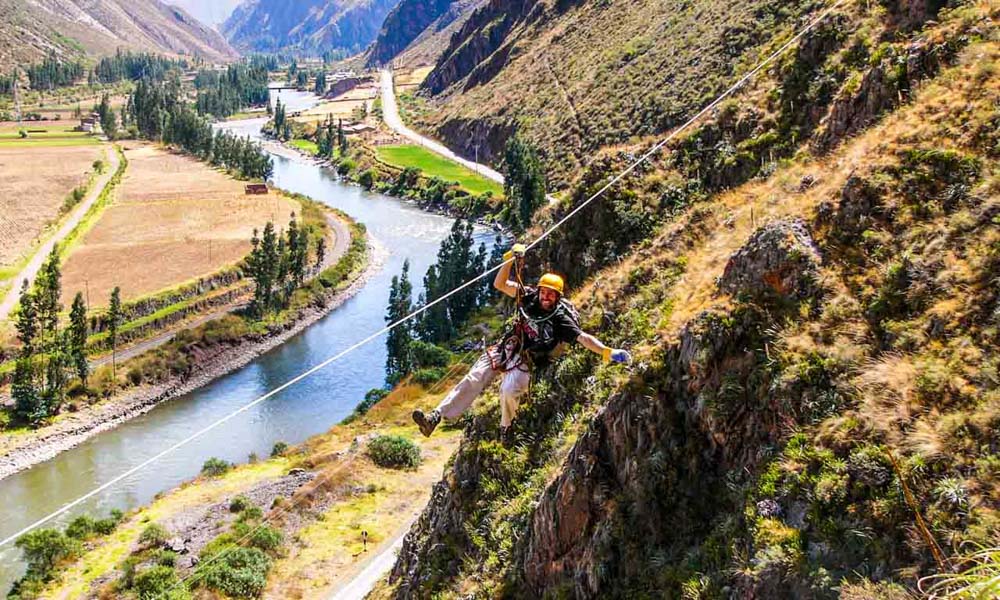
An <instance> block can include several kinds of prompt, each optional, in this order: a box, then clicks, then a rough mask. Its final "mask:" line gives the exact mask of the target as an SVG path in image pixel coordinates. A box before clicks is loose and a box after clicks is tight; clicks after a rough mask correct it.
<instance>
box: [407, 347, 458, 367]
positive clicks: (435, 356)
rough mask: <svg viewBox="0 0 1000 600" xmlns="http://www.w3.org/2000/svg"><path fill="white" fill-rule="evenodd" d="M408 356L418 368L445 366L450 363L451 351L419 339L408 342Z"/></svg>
mask: <svg viewBox="0 0 1000 600" xmlns="http://www.w3.org/2000/svg"><path fill="white" fill-rule="evenodd" d="M410 356H411V357H412V358H413V364H414V365H415V366H416V368H418V369H429V368H432V367H447V366H448V365H449V364H450V363H451V352H448V351H447V350H445V349H444V348H442V347H441V346H438V345H436V344H431V343H428V342H422V341H420V340H414V341H412V342H410Z"/></svg>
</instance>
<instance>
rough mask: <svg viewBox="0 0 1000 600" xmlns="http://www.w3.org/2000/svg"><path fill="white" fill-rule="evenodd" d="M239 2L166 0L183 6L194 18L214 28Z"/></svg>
mask: <svg viewBox="0 0 1000 600" xmlns="http://www.w3.org/2000/svg"><path fill="white" fill-rule="evenodd" d="M240 2H241V0H167V3H168V4H173V5H175V6H179V7H181V8H183V9H184V10H186V11H188V12H189V13H191V16H193V17H194V18H196V19H198V20H199V21H201V22H202V23H204V24H206V25H210V26H212V27H215V28H216V29H218V28H219V25H221V24H222V22H223V21H225V20H226V17H228V16H229V15H230V14H231V13H232V12H233V9H234V8H236V7H237V6H238V5H239V4H240Z"/></svg>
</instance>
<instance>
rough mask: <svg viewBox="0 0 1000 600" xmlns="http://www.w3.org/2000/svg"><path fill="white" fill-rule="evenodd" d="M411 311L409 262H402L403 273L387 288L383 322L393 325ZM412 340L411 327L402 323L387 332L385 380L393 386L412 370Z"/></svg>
mask: <svg viewBox="0 0 1000 600" xmlns="http://www.w3.org/2000/svg"><path fill="white" fill-rule="evenodd" d="M412 310H413V285H412V284H411V283H410V261H409V260H406V261H405V262H403V272H402V273H401V274H400V275H399V276H398V277H393V278H392V284H391V285H390V286H389V307H388V309H387V310H386V314H385V322H386V323H395V322H396V321H399V320H400V319H402V318H404V317H405V316H406V315H408V314H410V312H411V311H412ZM412 339H413V335H412V332H411V325H410V323H409V322H407V323H403V324H401V325H399V326H397V327H396V328H394V329H392V330H390V331H389V335H388V337H387V338H386V340H385V346H386V351H387V356H386V361H385V379H386V382H387V383H389V384H390V385H394V384H395V383H397V382H398V381H399V380H400V379H402V377H403V376H405V375H406V374H407V373H409V372H410V370H411V369H412V366H413V365H412V361H411V359H410V342H411V341H412Z"/></svg>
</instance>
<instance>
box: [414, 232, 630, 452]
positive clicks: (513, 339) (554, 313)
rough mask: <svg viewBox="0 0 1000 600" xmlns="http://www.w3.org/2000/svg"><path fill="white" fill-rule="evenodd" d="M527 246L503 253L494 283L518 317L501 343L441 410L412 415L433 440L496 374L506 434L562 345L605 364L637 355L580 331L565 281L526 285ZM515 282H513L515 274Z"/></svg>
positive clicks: (546, 278) (549, 278)
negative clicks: (536, 373) (541, 369)
mask: <svg viewBox="0 0 1000 600" xmlns="http://www.w3.org/2000/svg"><path fill="white" fill-rule="evenodd" d="M524 252H525V247H524V246H523V245H521V244H516V245H514V247H513V248H512V249H511V250H509V251H508V252H507V253H506V254H505V255H504V263H503V266H501V267H500V270H499V271H497V274H496V277H495V278H494V279H493V287H495V288H496V289H498V290H500V291H501V292H502V293H504V294H506V295H507V296H510V297H511V298H514V299H515V300H516V301H517V308H516V310H517V313H516V314H515V315H514V318H513V321H512V323H511V325H510V326H509V327H508V329H507V331H506V332H505V333H504V336H503V338H502V339H501V341H500V343H499V344H497V345H495V346H491V347H489V348H487V349H486V351H485V352H484V353H483V355H482V356H481V357H479V360H477V361H476V364H475V365H473V366H472V369H471V370H470V371H469V373H468V374H467V375H466V376H465V377H464V378H463V379H462V381H460V382H459V383H458V385H456V386H455V387H454V388H453V389H452V390H451V392H450V393H449V394H448V395H447V396H445V398H444V400H442V401H441V403H440V404H438V406H437V408H435V409H434V410H432V411H430V412H429V413H425V412H424V411H422V410H419V409H418V410H415V411H413V420H414V421H415V422H416V423H417V425H418V426H419V427H420V432H421V433H423V434H424V435H425V436H429V435H430V434H431V433H433V432H434V428H435V427H437V426H438V424H439V423H440V422H441V419H442V418H445V419H448V420H452V419H456V418H458V417H460V416H461V415H462V413H464V412H465V411H467V410H468V409H469V407H470V406H472V402H473V401H474V400H475V399H476V397H477V396H479V394H481V393H482V392H483V390H484V389H486V386H488V385H489V384H490V383H491V382H492V381H493V380H494V379H495V378H496V377H497V375H501V376H502V379H501V381H500V431H501V434H502V436H503V437H504V438H505V439H506V437H507V430H508V428H509V427H510V425H511V422H512V421H513V420H514V416H515V415H516V414H517V409H518V405H519V401H520V398H521V396H522V395H523V394H524V393H525V392H527V391H528V387H529V386H530V384H531V366H532V365H538V364H542V363H544V361H546V359H548V357H549V355H550V354H551V353H552V352H553V351H554V350H555V349H556V348H557V347H558V346H559V345H560V344H563V343H569V342H578V343H579V344H580V345H582V346H583V347H584V348H587V349H588V350H590V351H591V352H594V353H596V354H600V355H601V357H603V358H604V361H605V362H616V363H627V362H629V361H631V360H632V356H631V355H630V354H629V353H628V352H627V351H625V350H619V349H614V348H609V347H607V346H605V345H604V344H603V343H601V341H600V340H598V339H597V338H596V337H594V336H592V335H590V334H589V333H585V332H584V331H583V330H582V329H580V317H579V315H577V313H576V310H575V309H574V308H573V306H572V305H571V304H570V303H569V302H568V301H566V300H564V299H563V279H562V277H560V276H558V275H556V274H554V273H546V274H545V275H542V278H541V279H540V280H539V281H538V286H537V288H532V287H529V286H526V285H524V284H523V283H521V267H522V265H523V261H524ZM512 270H513V271H514V275H515V280H511V271H512Z"/></svg>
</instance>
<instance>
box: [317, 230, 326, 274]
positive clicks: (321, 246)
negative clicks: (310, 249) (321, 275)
mask: <svg viewBox="0 0 1000 600" xmlns="http://www.w3.org/2000/svg"><path fill="white" fill-rule="evenodd" d="M325 260H326V238H325V237H321V238H319V241H318V242H316V271H317V272H319V270H320V269H322V268H323V261H325Z"/></svg>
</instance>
